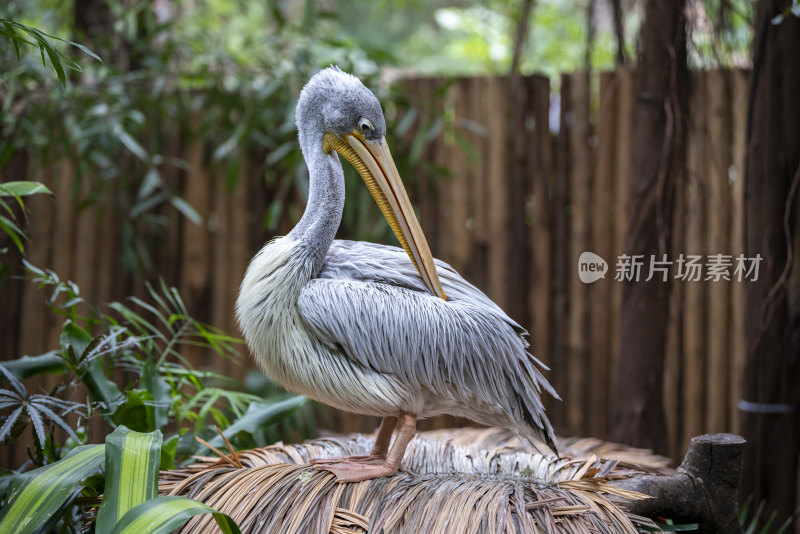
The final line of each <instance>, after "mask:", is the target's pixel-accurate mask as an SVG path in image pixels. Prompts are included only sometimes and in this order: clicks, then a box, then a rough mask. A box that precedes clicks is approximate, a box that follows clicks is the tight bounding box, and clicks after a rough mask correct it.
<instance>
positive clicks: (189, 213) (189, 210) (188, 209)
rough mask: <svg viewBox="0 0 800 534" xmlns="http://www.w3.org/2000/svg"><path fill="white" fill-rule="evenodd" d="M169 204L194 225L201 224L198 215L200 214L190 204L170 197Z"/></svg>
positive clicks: (178, 198)
mask: <svg viewBox="0 0 800 534" xmlns="http://www.w3.org/2000/svg"><path fill="white" fill-rule="evenodd" d="M169 202H170V204H172V205H173V206H174V207H175V209H177V210H178V211H180V212H181V213H183V215H184V217H186V218H187V219H189V220H190V221H192V222H193V223H194V224H196V225H198V226H200V225H201V224H203V217H202V215H200V213H199V212H198V211H197V210H196V209H194V208H193V207H192V205H191V204H189V203H188V202H186V201H185V200H184V199H182V198H181V197H170V199H169Z"/></svg>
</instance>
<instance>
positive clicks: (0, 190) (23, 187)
mask: <svg viewBox="0 0 800 534" xmlns="http://www.w3.org/2000/svg"><path fill="white" fill-rule="evenodd" d="M0 194H2V195H8V196H15V197H27V196H30V195H40V194H46V195H52V194H53V192H52V191H50V190H49V189H48V188H47V186H46V185H44V184H43V183H40V182H5V183H2V184H0Z"/></svg>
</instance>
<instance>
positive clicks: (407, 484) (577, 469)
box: [159, 429, 668, 534]
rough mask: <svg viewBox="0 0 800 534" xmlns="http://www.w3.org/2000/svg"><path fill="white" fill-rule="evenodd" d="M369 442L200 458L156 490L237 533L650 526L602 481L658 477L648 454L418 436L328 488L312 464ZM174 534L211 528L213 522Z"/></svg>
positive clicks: (359, 438)
mask: <svg viewBox="0 0 800 534" xmlns="http://www.w3.org/2000/svg"><path fill="white" fill-rule="evenodd" d="M371 448H372V439H371V437H369V436H363V435H354V436H349V437H330V438H323V439H318V440H314V441H309V442H307V443H303V444H300V445H283V444H282V443H277V444H275V445H272V446H269V447H265V448H263V449H255V450H250V451H243V452H239V453H237V454H236V456H235V457H233V456H231V455H229V456H227V457H225V458H219V457H213V458H212V457H203V458H199V459H198V461H197V462H196V463H194V464H192V465H190V466H188V467H186V468H183V469H179V470H174V471H169V472H163V473H162V475H161V482H160V484H159V491H160V492H161V493H162V494H174V495H175V494H177V495H186V496H189V497H192V498H195V499H198V500H201V501H203V502H205V503H207V504H209V505H211V506H214V507H215V508H217V510H219V511H221V512H225V513H226V514H228V515H230V516H232V517H233V518H234V519H235V520H236V521H237V522H238V523H239V525H240V527H241V529H242V532H243V533H259V534H260V533H272V532H275V533H293V532H303V533H306V532H308V533H320V534H327V533H329V532H330V533H336V534H344V533H364V532H370V533H375V534H378V533H381V532H386V533H388V532H414V533H436V532H442V533H448V534H449V533H453V534H456V533H462V532H464V533H468V532H469V533H472V532H474V533H478V532H492V533H494V532H498V533H500V532H509V533H511V532H514V533H537V534H538V533H542V534H545V533H555V532H565V533H566V532H569V533H587V534H588V533H609V534H613V533H618V532H624V533H636V532H637V529H636V527H635V525H647V526H650V527H655V525H653V524H652V523H651V522H650V521H649V520H647V519H644V518H641V517H636V516H631V515H630V514H626V513H625V512H624V511H623V509H621V508H619V507H618V506H616V505H614V504H612V502H611V501H609V499H608V498H607V497H608V496H609V495H616V496H618V497H623V498H629V499H636V498H641V497H642V496H641V494H636V493H633V492H629V491H626V490H621V489H618V488H616V487H614V486H613V485H610V484H609V481H612V480H615V479H620V478H627V477H630V476H633V475H635V474H643V473H650V474H653V473H656V474H665V473H667V472H668V467H667V465H668V462H667V461H666V460H665V459H663V458H660V457H657V456H653V455H652V454H649V453H648V452H647V451H641V450H638V449H631V448H627V447H622V446H615V445H610V444H607V443H604V442H601V441H599V440H562V441H561V442H560V449H562V458H561V459H558V458H554V457H552V456H544V455H541V454H532V453H529V452H525V450H523V448H522V447H521V446H520V444H519V442H518V441H517V440H516V438H513V437H512V435H511V434H510V433H509V432H508V431H506V430H502V429H453V430H437V431H432V432H424V433H421V434H419V435H418V436H417V437H416V438H415V439H414V440H413V441H412V442H411V444H410V445H409V447H408V449H407V451H406V454H405V457H404V462H403V469H402V470H401V471H400V472H399V473H398V474H396V475H395V476H392V477H387V478H380V479H375V480H369V481H365V482H358V483H354V484H337V483H336V482H335V480H334V477H333V475H332V474H331V473H328V472H326V471H318V470H317V469H315V468H314V467H312V466H309V465H307V462H308V460H309V459H310V458H320V457H332V456H340V455H355V454H367V453H368V452H369V451H370V449H371ZM183 532H192V533H197V532H216V527H215V525H214V523H213V520H210V518H208V519H204V520H202V521H194V522H192V523H189V524H188V525H187V526H186V527H184V529H183Z"/></svg>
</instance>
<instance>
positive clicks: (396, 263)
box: [317, 239, 527, 334]
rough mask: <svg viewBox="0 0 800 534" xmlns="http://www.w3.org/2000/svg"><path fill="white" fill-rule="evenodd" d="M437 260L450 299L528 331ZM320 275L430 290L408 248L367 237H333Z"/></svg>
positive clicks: (323, 277)
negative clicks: (410, 257)
mask: <svg viewBox="0 0 800 534" xmlns="http://www.w3.org/2000/svg"><path fill="white" fill-rule="evenodd" d="M434 261H435V263H436V268H437V270H438V271H439V279H440V280H441V283H442V288H443V289H444V292H445V295H446V296H447V300H448V301H466V302H472V303H474V304H476V305H479V306H482V307H484V308H485V309H487V310H491V312H492V313H494V314H495V315H496V316H497V318H498V319H501V320H503V321H504V322H506V323H508V324H509V325H511V326H512V327H513V328H514V329H515V330H516V331H517V332H518V333H520V334H526V333H527V332H525V329H523V328H522V327H521V326H520V325H519V324H517V323H516V322H515V321H514V320H512V319H511V318H510V317H509V316H508V315H506V313H505V312H504V311H503V310H502V309H500V307H499V306H497V304H495V303H494V302H492V300H491V299H489V297H487V296H486V295H485V294H483V292H482V291H481V290H480V289H478V288H477V287H475V286H473V285H472V284H470V283H469V282H467V281H466V280H464V278H462V277H461V275H460V274H458V272H456V270H455V269H453V268H452V267H451V266H450V265H448V264H447V263H445V262H443V261H441V260H438V259H437V260H434ZM317 277H318V278H321V279H335V280H358V281H361V282H378V283H382V284H387V285H390V286H394V287H403V288H406V289H410V290H412V291H418V292H420V293H424V294H428V295H429V294H430V291H429V290H428V289H427V287H426V286H425V282H424V281H423V280H422V277H420V275H419V273H418V272H417V268H416V267H414V264H413V263H411V260H410V259H409V258H408V254H406V252H405V250H403V249H402V248H399V247H392V246H388V245H378V244H375V243H367V242H364V241H346V240H338V239H337V240H336V241H334V242H333V244H332V245H331V247H330V249H329V250H328V254H327V256H326V257H325V264H324V265H323V266H322V271H321V272H320V273H319V274H318V275H317Z"/></svg>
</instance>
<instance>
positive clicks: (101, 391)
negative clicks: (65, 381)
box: [80, 358, 123, 411]
mask: <svg viewBox="0 0 800 534" xmlns="http://www.w3.org/2000/svg"><path fill="white" fill-rule="evenodd" d="M80 379H81V381H82V382H83V383H84V384H86V388H87V389H88V390H89V394H90V395H91V397H92V399H93V400H95V401H100V402H103V403H105V405H106V406H107V407H108V410H109V411H113V409H114V406H116V405H117V404H119V403H120V402H122V401H123V396H122V392H121V391H120V390H119V387H117V384H115V383H114V382H112V381H111V380H109V379H108V377H107V376H106V373H105V371H104V370H103V362H102V361H101V360H100V358H95V359H94V360H92V361H91V362H89V364H88V365H84V366H83V367H81V369H80Z"/></svg>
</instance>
